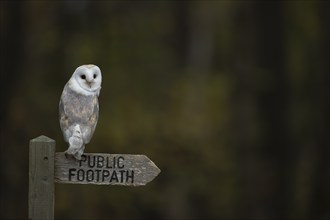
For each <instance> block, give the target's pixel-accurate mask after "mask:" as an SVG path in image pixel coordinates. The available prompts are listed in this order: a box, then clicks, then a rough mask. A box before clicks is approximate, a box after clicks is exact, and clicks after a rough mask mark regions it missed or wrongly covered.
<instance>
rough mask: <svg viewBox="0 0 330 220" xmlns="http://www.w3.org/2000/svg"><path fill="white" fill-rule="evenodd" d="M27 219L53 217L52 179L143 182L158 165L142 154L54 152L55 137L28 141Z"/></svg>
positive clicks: (110, 183)
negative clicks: (74, 155) (77, 155)
mask: <svg viewBox="0 0 330 220" xmlns="http://www.w3.org/2000/svg"><path fill="white" fill-rule="evenodd" d="M29 156H30V158H29V219H54V201H55V198H54V183H70V184H97V185H124V186H143V185H146V184H147V183H148V182H150V181H152V180H153V179H154V178H155V177H156V176H157V175H158V174H159V173H160V169H159V168H158V167H157V166H156V165H155V164H154V163H153V162H152V161H151V160H150V159H149V158H148V157H146V156H145V155H131V154H100V153H85V154H83V156H82V159H81V160H80V161H79V160H76V159H74V158H67V157H66V156H65V154H64V153H63V152H55V141H54V140H52V139H50V138H48V137H46V136H40V137H38V138H35V139H32V140H31V141H30V155H29Z"/></svg>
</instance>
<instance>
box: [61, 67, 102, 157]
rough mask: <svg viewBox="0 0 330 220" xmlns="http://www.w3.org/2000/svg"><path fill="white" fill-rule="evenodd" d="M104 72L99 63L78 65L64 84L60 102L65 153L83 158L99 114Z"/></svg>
mask: <svg viewBox="0 0 330 220" xmlns="http://www.w3.org/2000/svg"><path fill="white" fill-rule="evenodd" d="M101 82H102V75H101V70H100V68H99V67H98V66H95V65H92V64H89V65H82V66H79V67H78V68H77V69H76V70H75V71H74V73H73V74H72V76H71V78H70V80H69V81H68V82H67V83H66V85H65V86H64V89H63V92H62V96H61V99H60V103H59V119H60V126H61V130H62V133H63V136H64V140H65V141H66V142H68V143H69V148H68V149H67V150H66V152H65V154H66V155H67V156H68V155H72V156H73V157H74V158H76V159H77V160H81V155H82V154H83V153H84V149H85V144H88V143H89V141H90V140H91V138H92V136H93V133H94V131H95V127H96V124H97V120H98V117H99V103H98V96H99V94H100V90H101Z"/></svg>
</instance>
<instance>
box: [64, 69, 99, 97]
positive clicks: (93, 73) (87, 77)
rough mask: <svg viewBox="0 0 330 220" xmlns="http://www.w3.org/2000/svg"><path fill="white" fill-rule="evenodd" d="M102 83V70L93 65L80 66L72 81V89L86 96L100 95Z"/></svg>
mask: <svg viewBox="0 0 330 220" xmlns="http://www.w3.org/2000/svg"><path fill="white" fill-rule="evenodd" d="M101 83H102V74H101V70H100V68H99V67H98V66H96V65H93V64H88V65H82V66H79V67H78V68H77V69H76V70H75V71H74V73H73V75H72V77H71V79H70V84H71V88H72V89H73V90H75V91H76V92H78V93H81V94H84V95H93V94H97V95H98V94H99V92H100V89H101Z"/></svg>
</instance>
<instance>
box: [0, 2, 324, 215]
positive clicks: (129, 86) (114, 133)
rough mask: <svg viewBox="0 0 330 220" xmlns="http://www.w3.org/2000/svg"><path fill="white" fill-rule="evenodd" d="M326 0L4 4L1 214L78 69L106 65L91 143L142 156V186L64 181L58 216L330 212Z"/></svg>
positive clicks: (10, 210)
mask: <svg viewBox="0 0 330 220" xmlns="http://www.w3.org/2000/svg"><path fill="white" fill-rule="evenodd" d="M329 14H330V5H329V2H326V1H288V2H285V1H279V2H275V1H274V2H270V1H265V2H261V1H138V2H133V1H90V0H82V1H46V2H42V1H25V2H21V3H20V2H16V1H1V109H0V111H1V112H0V117H1V118H0V119H1V154H0V162H1V163H0V165H1V166H0V170H1V206H0V208H1V211H0V213H1V214H0V218H1V219H26V218H27V205H28V201H27V200H28V150H29V141H30V139H33V138H35V137H38V136H39V135H46V136H48V137H50V138H52V139H54V140H56V142H57V151H64V150H66V149H67V144H66V143H65V142H64V141H63V137H62V133H61V131H60V127H59V122H58V102H59V98H60V95H61V93H62V89H63V87H64V85H65V83H66V82H67V81H68V79H69V78H70V77H71V74H72V73H73V71H74V70H75V68H76V67H78V66H79V65H82V64H88V63H93V64H96V65H98V66H99V67H100V68H101V71H102V74H103V83H102V90H101V94H100V98H99V101H100V118H99V123H98V126H97V128H96V131H95V134H94V137H93V139H92V141H91V143H90V144H89V145H87V147H86V152H104V153H131V154H146V155H147V156H148V157H149V158H151V159H152V160H153V161H154V162H155V163H156V164H157V165H158V166H159V167H160V169H161V170H162V172H161V174H160V175H159V176H158V177H157V178H156V179H155V180H154V181H153V182H151V183H149V184H148V185H147V186H145V187H120V186H96V185H58V184H57V185H56V197H55V219H242V220H243V219H324V220H325V219H330V210H329V209H330V208H329V207H330V201H329V200H330V170H329V169H330V162H329V159H330V151H329V148H330V143H329V140H330V138H329V133H330V118H329V112H330V111H329V110H330V109H329V105H330V97H329V96H330V91H329V85H330V74H329V73H330V71H329V70H330V68H329V60H330V56H329V52H330V45H329V40H330V35H329V30H330V16H329Z"/></svg>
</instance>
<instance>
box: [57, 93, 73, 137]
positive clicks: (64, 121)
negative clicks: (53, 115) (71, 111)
mask: <svg viewBox="0 0 330 220" xmlns="http://www.w3.org/2000/svg"><path fill="white" fill-rule="evenodd" d="M64 98H65V96H64V93H63V94H62V96H61V99H60V103H59V121H60V127H61V130H62V133H63V137H64V140H65V141H66V142H68V141H69V138H70V136H71V135H70V130H69V127H70V125H69V117H68V114H67V113H66V112H65V108H64V103H65V101H64V100H63V99H64Z"/></svg>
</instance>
